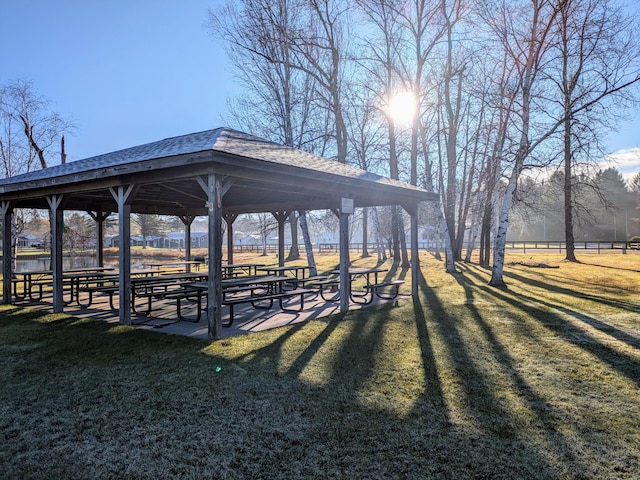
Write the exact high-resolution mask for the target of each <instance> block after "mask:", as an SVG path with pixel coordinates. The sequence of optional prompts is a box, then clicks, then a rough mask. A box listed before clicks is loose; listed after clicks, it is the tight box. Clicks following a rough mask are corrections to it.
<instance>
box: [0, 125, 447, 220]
mask: <svg viewBox="0 0 640 480" xmlns="http://www.w3.org/2000/svg"><path fill="white" fill-rule="evenodd" d="M208 173H216V174H221V175H224V176H225V177H227V178H230V179H231V178H233V183H232V184H231V183H230V185H231V187H230V188H229V190H228V192H227V194H226V195H225V197H224V202H223V204H224V207H223V209H224V210H226V211H228V212H235V213H249V212H257V211H275V210H283V209H286V210H291V209H296V210H298V209H300V210H302V209H322V208H337V206H338V205H339V201H340V198H341V197H343V196H349V197H353V198H354V202H355V204H356V206H371V205H385V204H404V203H407V204H415V203H417V202H420V201H427V200H435V198H436V196H435V194H433V193H429V192H426V191H424V190H422V189H419V188H417V187H415V186H412V185H409V184H406V183H403V182H399V181H395V180H391V179H388V178H385V177H382V176H380V175H376V174H374V173H371V172H366V171H364V170H360V169H357V168H354V167H351V166H348V165H343V164H341V163H338V162H336V161H332V160H328V159H326V158H322V157H319V156H316V155H312V154H309V153H307V152H303V151H301V150H296V149H293V148H290V147H285V146H282V145H278V144H275V143H273V142H269V141H267V140H264V139H261V138H258V137H254V136H252V135H248V134H246V133H242V132H239V131H236V130H233V129H229V128H217V129H214V130H207V131H204V132H199V133H191V134H188V135H182V136H178V137H172V138H166V139H164V140H160V141H157V142H152V143H148V144H145V145H139V146H135V147H131V148H127V149H124V150H119V151H116V152H112V153H107V154H104V155H98V156H95V157H91V158H86V159H83V160H77V161H73V162H69V163H66V164H63V165H56V166H53V167H49V168H46V169H42V170H37V171H33V172H29V173H26V174H23V175H17V176H14V177H10V178H6V179H2V180H0V200H3V201H6V200H8V201H11V202H12V204H13V205H14V206H15V207H34V208H47V202H46V196H47V195H52V194H64V198H65V203H64V208H65V209H69V210H100V211H114V210H115V202H114V200H113V198H112V196H111V194H110V192H109V188H110V187H114V186H118V185H129V184H135V185H138V186H139V189H138V192H137V194H136V196H135V199H134V200H133V202H132V211H133V212H139V213H162V214H187V213H189V214H196V215H200V214H204V213H205V207H204V202H205V196H204V192H203V191H202V189H201V188H200V186H199V185H198V183H197V180H196V177H198V176H202V175H206V174H208Z"/></svg>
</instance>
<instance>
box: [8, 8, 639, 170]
mask: <svg viewBox="0 0 640 480" xmlns="http://www.w3.org/2000/svg"><path fill="white" fill-rule="evenodd" d="M217 3H218V1H217V0H180V1H178V0H173V1H172V0H0V47H1V48H2V54H1V55H0V59H1V60H0V83H4V82H5V81H7V80H13V79H19V78H20V79H26V80H30V81H32V82H33V87H34V90H35V91H36V92H38V93H40V94H42V95H44V96H45V97H47V98H49V99H50V100H51V101H52V102H54V110H56V111H57V112H59V113H60V114H62V115H63V116H64V117H66V118H69V119H71V120H73V122H74V123H75V124H76V125H77V127H78V131H77V132H76V133H75V134H74V135H73V136H67V138H66V150H67V155H68V159H69V161H71V160H77V159H80V158H86V157H90V156H93V155H98V154H101V153H107V152H111V151H114V150H118V149H121V148H126V147H130V146H134V145H139V144H143V143H147V142H152V141H155V140H159V139H162V138H166V137H172V136H176V135H181V134H185V133H191V132H197V131H201V130H207V129H210V128H215V127H218V126H221V125H222V124H223V122H222V119H223V116H224V114H225V105H226V99H227V96H228V95H229V94H231V93H233V81H232V77H231V75H230V73H229V70H228V65H227V63H226V58H225V54H224V49H223V48H222V46H221V45H220V44H219V42H218V41H217V40H216V39H214V38H213V37H212V36H211V35H209V33H208V31H207V28H206V26H205V24H206V20H207V9H208V8H209V7H210V6H215V5H216V4H217ZM619 129H620V132H619V133H618V134H614V135H612V136H611V138H610V142H609V145H610V148H611V150H612V151H616V150H629V149H635V148H640V112H636V113H635V114H634V115H633V119H632V120H631V121H629V122H628V123H625V124H622V125H620V127H619ZM618 158H620V159H622V160H621V161H622V162H628V163H629V165H627V166H623V164H621V163H619V164H617V166H618V168H619V169H620V170H621V171H623V173H626V171H639V170H640V150H638V151H636V150H633V151H632V152H631V154H630V155H626V156H625V155H623V156H619V157H618ZM624 159H626V160H624Z"/></svg>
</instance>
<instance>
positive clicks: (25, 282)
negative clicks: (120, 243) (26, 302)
mask: <svg viewBox="0 0 640 480" xmlns="http://www.w3.org/2000/svg"><path fill="white" fill-rule="evenodd" d="M113 270H115V267H111V266H107V267H84V268H69V269H66V270H63V272H62V275H63V278H64V276H65V275H67V276H68V275H73V274H79V273H86V274H92V273H100V272H108V271H113ZM13 276H14V278H13V280H12V283H13V295H14V297H16V298H17V299H23V298H26V297H27V296H28V297H29V298H30V299H31V300H34V301H37V300H40V299H42V287H43V286H44V285H46V284H49V283H52V282H53V270H31V271H26V272H14V274H13ZM18 277H21V278H18ZM20 283H22V294H19V293H18V285H19V284H20ZM34 287H38V297H37V298H34V295H35V293H34Z"/></svg>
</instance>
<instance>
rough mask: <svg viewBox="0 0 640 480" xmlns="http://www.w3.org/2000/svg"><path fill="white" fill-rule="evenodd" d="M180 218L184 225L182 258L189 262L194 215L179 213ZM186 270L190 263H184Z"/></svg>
mask: <svg viewBox="0 0 640 480" xmlns="http://www.w3.org/2000/svg"><path fill="white" fill-rule="evenodd" d="M179 218H180V220H181V221H182V224H183V225H184V259H185V261H187V262H189V261H190V260H191V224H192V223H193V221H194V220H195V218H196V217H194V216H193V215H180V216H179ZM186 267H187V272H190V271H191V265H189V264H188V263H187V264H186Z"/></svg>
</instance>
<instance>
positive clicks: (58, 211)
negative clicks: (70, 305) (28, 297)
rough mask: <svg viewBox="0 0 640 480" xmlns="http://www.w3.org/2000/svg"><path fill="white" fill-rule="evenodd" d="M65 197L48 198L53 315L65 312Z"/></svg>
mask: <svg viewBox="0 0 640 480" xmlns="http://www.w3.org/2000/svg"><path fill="white" fill-rule="evenodd" d="M62 199H63V195H51V196H49V197H47V203H48V204H49V208H50V209H51V270H52V272H53V313H61V312H62V311H63V310H64V299H63V297H62V294H63V291H62V287H63V284H62V230H63V228H64V227H63V222H64V211H63V210H62V208H61V204H62Z"/></svg>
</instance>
